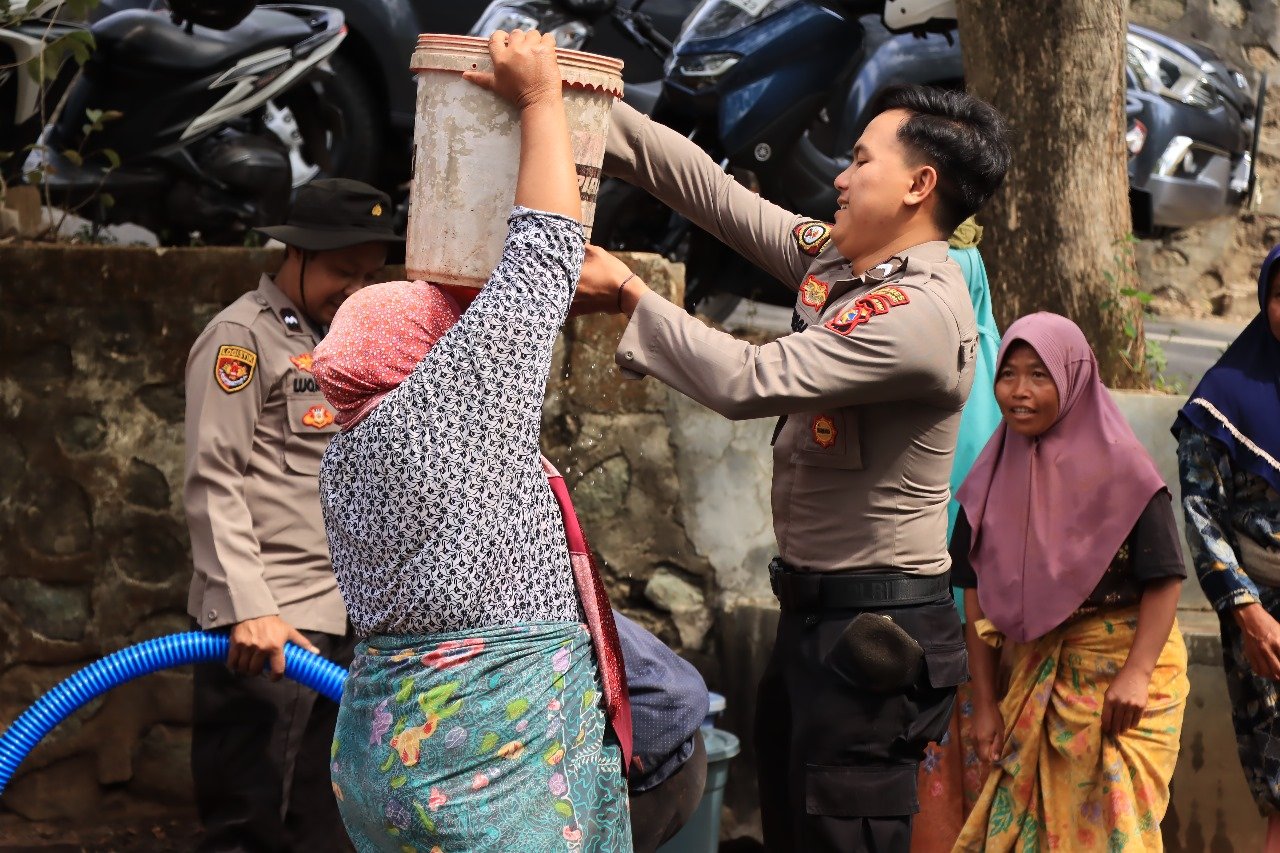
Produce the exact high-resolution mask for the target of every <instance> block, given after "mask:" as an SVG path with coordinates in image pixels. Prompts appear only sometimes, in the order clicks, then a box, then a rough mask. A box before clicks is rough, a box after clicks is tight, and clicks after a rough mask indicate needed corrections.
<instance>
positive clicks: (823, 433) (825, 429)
mask: <svg viewBox="0 0 1280 853" xmlns="http://www.w3.org/2000/svg"><path fill="white" fill-rule="evenodd" d="M809 432H810V433H812V434H813V440H814V441H815V442H816V443H817V445H818V446H819V447H821V448H822V449H823V450H827V449H829V448H831V447H834V446H835V443H836V437H837V436H838V435H839V431H838V430H837V429H836V422H835V421H834V420H832V419H831V416H830V415H818V416H817V417H815V418H814V419H813V423H812V424H810V425H809Z"/></svg>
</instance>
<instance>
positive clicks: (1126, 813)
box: [955, 607, 1190, 853]
mask: <svg viewBox="0 0 1280 853" xmlns="http://www.w3.org/2000/svg"><path fill="white" fill-rule="evenodd" d="M984 621H985V620H984ZM1137 625H1138V608H1137V607H1129V608H1125V609H1123V610H1116V611H1110V612H1104V613H1101V614H1097V615H1093V616H1088V617H1085V618H1081V619H1078V620H1075V621H1072V622H1069V623H1067V624H1066V625H1064V626H1062V627H1060V628H1058V629H1056V630H1054V631H1052V632H1050V633H1049V634H1047V635H1045V636H1044V637H1041V638H1040V639H1038V640H1035V641H1033V642H1030V643H1018V644H1015V645H1014V646H1013V647H1012V648H1011V649H1010V653H1011V655H1012V673H1011V676H1010V681H1009V690H1008V692H1007V693H1006V694H1005V698H1004V700H1003V701H1002V702H1001V703H1000V714H1001V716H1002V717H1003V718H1004V722H1005V741H1004V750H1003V752H1002V754H1001V758H1000V760H999V761H998V762H997V763H996V765H995V766H994V767H992V769H991V773H990V774H989V775H988V776H987V781H986V784H985V786H984V787H983V789H982V794H981V796H980V797H979V798H978V802H977V804H976V805H975V806H974V809H973V812H972V813H971V814H970V816H969V819H968V821H967V822H966V823H965V827H964V830H963V831H962V832H961V834H960V839H959V840H958V841H957V842H956V846H955V849H956V850H959V851H975V853H976V851H989V853H1002V851H1016V853H1031V851H1040V850H1064V851H1076V850H1100V851H1101V850H1105V851H1108V853H1113V851H1130V850H1161V849H1163V843H1162V841H1161V837H1160V821H1161V819H1163V818H1164V813H1165V810H1166V809H1167V808H1168V806H1169V779H1170V778H1171V777H1172V776H1173V768H1174V765H1175V764H1176V763H1177V760H1178V740H1179V736H1180V734H1181V731H1182V714H1183V711H1184V710H1185V708H1186V702H1187V693H1188V690H1189V689H1190V684H1189V682H1188V681H1187V648H1186V645H1185V644H1184V643H1183V641H1182V633H1181V631H1179V630H1178V626H1177V623H1175V624H1174V626H1173V630H1172V631H1171V632H1170V634H1169V639H1168V641H1167V642H1166V643H1165V645H1164V649H1163V650H1162V651H1161V652H1160V659H1159V661H1158V662H1157V664H1156V669H1155V672H1154V673H1153V675H1152V677H1151V686H1150V691H1149V699H1148V702H1147V708H1146V711H1145V712H1144V713H1143V715H1142V721H1141V722H1140V723H1139V724H1138V726H1136V727H1135V728H1132V729H1130V730H1129V731H1127V732H1125V733H1123V734H1121V735H1119V736H1110V735H1104V734H1103V733H1102V706H1103V697H1104V695H1105V694H1106V691H1107V688H1108V687H1110V686H1111V681H1112V679H1113V678H1114V677H1115V675H1116V674H1117V673H1118V672H1119V671H1120V667H1121V666H1123V665H1124V662H1125V659H1126V658H1127V657H1128V655H1129V649H1130V648H1131V647H1132V645H1133V638H1134V634H1135V632H1136V629H1137ZM979 631H980V633H981V627H979Z"/></svg>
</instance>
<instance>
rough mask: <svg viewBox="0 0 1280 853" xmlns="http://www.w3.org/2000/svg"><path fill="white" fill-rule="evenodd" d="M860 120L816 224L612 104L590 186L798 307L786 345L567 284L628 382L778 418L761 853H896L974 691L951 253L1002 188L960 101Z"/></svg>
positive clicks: (956, 295)
mask: <svg viewBox="0 0 1280 853" xmlns="http://www.w3.org/2000/svg"><path fill="white" fill-rule="evenodd" d="M872 114H873V115H875V118H874V119H873V121H872V122H871V123H870V125H869V126H868V127H867V129H866V131H865V132H864V134H863V135H862V137H861V138H860V139H859V141H858V144H857V147H856V148H855V149H854V151H853V162H852V164H851V165H850V167H849V168H848V170H846V171H845V172H844V173H842V174H841V175H840V176H839V177H838V178H837V179H836V182H835V185H836V188H837V189H838V190H839V203H840V207H839V209H838V210H837V211H836V212H835V222H834V225H828V224H826V223H824V222H818V221H814V220H809V219H806V218H804V217H801V216H796V215H794V214H791V213H788V212H787V211H785V210H782V209H781V208H779V207H777V206H776V205H773V204H771V203H769V202H767V201H765V200H763V199H761V198H760V197H759V196H758V195H756V194H755V193H752V192H750V191H748V190H747V189H746V188H744V187H743V186H741V185H739V184H737V183H736V182H735V181H734V180H733V179H732V178H731V177H729V176H728V175H726V174H725V173H724V172H723V171H722V170H721V169H720V168H719V167H718V166H717V165H716V164H715V163H714V162H713V161H712V160H711V159H710V158H709V157H708V156H707V155H706V154H705V153H704V152H703V151H701V150H700V149H699V148H697V147H696V146H695V145H693V144H692V143H690V142H689V141H688V140H686V139H685V138H684V137H682V136H680V135H679V134H677V133H674V132H672V131H670V130H668V129H666V128H664V127H662V126H661V125H658V124H655V123H653V122H651V121H649V120H648V119H647V118H645V117H643V116H641V115H640V114H638V113H637V112H635V111H634V110H632V109H631V108H629V107H627V106H626V105H625V104H619V105H617V106H616V107H615V108H614V111H613V124H612V127H611V130H610V135H609V143H608V153H607V155H606V158H605V171H606V172H607V173H609V174H612V175H615V176H618V177H621V178H623V179H625V180H626V181H628V182H630V183H632V184H635V185H636V186H638V187H640V188H642V189H644V190H647V191H648V192H650V193H651V194H653V195H654V196H656V197H657V198H658V199H660V200H661V201H663V202H665V203H666V204H668V205H669V206H671V207H672V208H674V209H675V210H676V211H677V212H679V213H680V214H682V215H684V216H686V217H688V218H689V219H690V220H692V221H693V222H694V223H695V224H696V225H698V226H700V227H702V228H704V229H706V230H707V231H709V232H710V233H711V234H712V235H713V236H715V237H717V238H719V239H720V240H722V241H724V242H725V243H726V244H728V245H729V246H730V247H731V248H733V249H734V250H736V251H737V252H739V253H740V254H742V255H744V256H745V257H746V258H748V259H749V260H751V261H752V262H754V263H755V264H757V265H758V266H760V267H761V268H762V269H764V270H766V271H768V272H770V273H771V274H772V275H773V276H774V277H776V278H777V279H778V280H779V281H781V282H782V283H783V284H785V285H786V286H788V287H790V288H791V289H793V290H795V291H796V305H795V308H796V310H795V315H794V318H793V327H794V329H795V333H794V334H791V335H788V336H786V337H783V338H781V339H780V340H778V341H775V342H773V343H770V344H766V345H764V346H753V345H750V344H748V343H745V342H742V341H738V340H735V339H734V338H732V337H730V336H729V335H726V334H724V333H722V332H719V331H715V330H713V329H710V328H708V327H707V326H705V325H704V324H702V323H701V322H699V321H698V320H696V319H694V318H693V317H690V316H689V315H688V314H686V313H685V312H684V311H683V310H682V309H681V308H680V307H679V306H676V305H672V304H671V303H669V302H667V301H666V300H664V299H662V298H661V297H660V296H658V295H656V294H655V293H653V292H652V291H650V290H649V289H648V288H647V287H646V286H645V285H644V283H643V282H642V281H640V280H639V279H637V278H635V277H634V276H632V275H630V274H629V272H628V271H627V269H626V268H625V267H623V266H622V265H621V263H620V262H618V268H617V270H616V279H615V280H616V282H617V283H618V284H617V287H616V288H613V289H612V290H610V289H606V288H601V287H599V286H593V285H591V284H590V283H587V282H584V283H583V284H582V285H581V286H580V288H579V296H578V304H577V306H576V307H577V309H578V310H579V311H580V312H589V311H621V312H623V313H625V314H627V315H628V316H629V317H630V323H629V324H628V326H627V329H626V332H625V334H624V335H623V337H622V340H621V343H620V344H619V346H618V350H617V356H616V359H617V363H618V364H619V365H620V366H621V367H622V368H623V370H624V371H625V372H627V373H628V374H631V375H635V376H645V375H647V376H653V377H655V378H657V379H659V380H661V381H663V382H665V383H667V384H668V385H670V386H671V387H673V388H675V389H676V390H678V391H680V392H682V393H684V394H686V395H688V396H689V397H691V398H693V399H695V400H697V401H699V402H701V403H702V404H704V405H706V406H708V407H710V408H712V409H714V410H715V411H717V412H719V413H721V414H723V415H724V416H725V417H728V418H734V419H738V418H760V417H776V418H779V421H778V428H777V430H776V431H775V433H774V477H773V497H772V503H773V515H774V531H775V534H776V537H777V542H778V548H779V551H780V557H779V558H778V559H776V560H775V561H774V562H773V564H772V565H771V566H770V574H771V580H772V583H773V588H774V591H775V593H776V594H777V596H778V599H779V602H780V603H781V607H782V615H781V620H780V622H779V626H778V635H777V638H776V641H775V646H774V650H773V654H772V657H771V659H770V662H769V664H768V668H767V670H766V673H765V675H764V677H763V680H762V683H761V685H760V692H759V702H758V705H757V719H756V743H755V746H756V750H757V756H758V759H759V780H758V781H759V788H760V800H761V803H760V805H761V813H762V822H763V826H764V835H765V843H766V846H767V847H768V849H769V850H771V851H778V853H784V851H787V852H788V853H789V852H790V851H805V853H817V851H859V850H871V851H907V850H908V849H909V847H910V838H911V820H912V815H913V814H914V813H915V812H916V811H917V810H918V808H919V807H918V802H917V798H916V773H917V767H918V764H919V762H920V760H921V758H922V757H923V753H924V749H925V747H926V745H927V744H928V743H929V741H931V740H936V739H938V738H940V737H942V735H943V733H944V732H945V731H946V729H947V725H948V721H949V718H950V715H951V710H952V706H953V704H954V700H955V688H956V685H958V684H959V683H961V682H962V681H964V680H966V679H967V677H968V673H967V666H966V658H965V651H964V640H963V637H962V634H961V628H960V622H959V620H958V618H957V615H956V610H955V607H954V606H953V604H952V601H951V592H950V584H949V576H948V570H949V568H950V558H949V556H948V554H947V548H946V544H947V543H946V541H945V539H946V529H947V501H948V494H949V493H948V479H949V475H950V471H951V461H952V456H953V454H954V452H955V445H956V438H957V435H958V431H959V426H960V413H961V409H962V408H963V407H964V403H965V400H966V398H967V397H968V394H969V388H970V385H971V384H972V381H973V365H974V357H975V356H974V353H975V345H976V340H977V329H976V326H975V321H974V315H973V308H972V305H971V303H970V300H969V294H968V290H967V289H966V286H965V282H964V278H963V275H962V274H961V271H960V268H959V267H958V266H957V265H956V264H955V263H954V262H953V261H950V260H949V259H948V257H947V244H946V238H947V235H949V234H950V233H951V232H952V231H953V230H954V229H955V227H956V225H957V224H959V223H960V222H961V221H963V220H964V219H966V218H967V217H969V216H970V215H972V214H973V213H974V212H975V211H976V210H977V209H978V208H979V207H981V206H982V204H983V203H985V201H986V200H987V199H988V198H989V197H990V195H991V194H992V193H993V192H994V191H995V190H996V188H997V187H998V186H999V184H1000V182H1001V181H1002V180H1003V177H1004V173H1005V170H1006V168H1007V167H1008V162H1009V150H1008V146H1007V144H1006V143H1005V140H1004V134H1005V130H1004V123H1003V120H1002V119H1001V118H1000V116H999V114H997V113H996V112H995V111H994V110H993V109H992V108H991V107H989V106H988V105H986V104H984V103H982V102H980V101H977V100H976V99H974V98H972V97H970V96H968V95H965V94H963V93H960V92H944V91H941V90H933V89H925V88H922V87H898V88H893V89H890V90H887V91H886V92H885V93H883V95H882V97H881V98H880V99H879V102H878V104H877V106H876V109H875V111H874V112H873V113H872ZM590 251H592V252H593V253H594V252H599V251H600V250H598V249H594V248H592V249H591V250H590ZM761 568H763V567H761Z"/></svg>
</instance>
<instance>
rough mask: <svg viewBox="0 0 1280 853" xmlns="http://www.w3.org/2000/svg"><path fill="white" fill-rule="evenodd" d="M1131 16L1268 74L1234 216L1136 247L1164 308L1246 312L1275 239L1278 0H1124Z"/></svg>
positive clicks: (1279, 145)
mask: <svg viewBox="0 0 1280 853" xmlns="http://www.w3.org/2000/svg"><path fill="white" fill-rule="evenodd" d="M1129 18H1130V20H1131V21H1133V22H1134V23H1138V24H1143V25H1146V26H1150V27H1153V28H1155V29H1159V30H1163V31H1165V32H1169V33H1171V34H1173V35H1175V36H1179V37H1187V38H1194V39H1198V40H1200V41H1202V42H1205V43H1206V44H1208V45H1210V46H1211V47H1213V48H1214V49H1215V50H1216V51H1217V52H1218V53H1219V54H1221V55H1222V56H1223V58H1224V59H1226V60H1227V62H1228V63H1230V64H1232V65H1234V66H1235V67H1237V68H1239V69H1241V70H1242V71H1244V72H1246V73H1250V74H1252V75H1253V76H1256V73H1258V72H1265V73H1267V74H1268V75H1269V76H1270V84H1269V85H1268V89H1267V104H1266V108H1265V111H1264V112H1265V117H1264V121H1263V131H1262V138H1261V140H1260V143H1259V148H1258V162H1257V164H1256V168H1257V172H1258V193H1257V195H1256V197H1255V199H1254V202H1253V203H1252V204H1247V205H1246V206H1245V207H1244V208H1243V209H1242V210H1241V211H1240V213H1239V215H1238V216H1234V217H1222V218H1219V219H1215V220H1211V221H1209V222H1206V223H1204V224H1202V225H1198V226H1196V227H1194V228H1188V229H1186V230H1183V231H1178V232H1175V233H1174V234H1172V235H1170V236H1168V237H1165V238H1163V239H1157V240H1143V241H1142V242H1140V243H1139V244H1138V247H1137V258H1138V269H1139V272H1140V273H1141V275H1142V279H1143V282H1144V286H1145V288H1146V289H1147V290H1149V291H1151V292H1153V293H1156V294H1158V295H1159V296H1160V297H1161V298H1160V300H1158V302H1157V306H1158V307H1160V308H1161V309H1162V311H1163V312H1167V313H1180V314H1191V315H1194V316H1202V315H1209V314H1213V315H1219V316H1224V317H1229V318H1232V319H1249V318H1250V317H1252V316H1253V315H1254V314H1255V313H1257V310H1258V307H1257V296H1256V293H1257V290H1256V284H1255V282H1256V280H1257V276H1258V268H1259V266H1260V265H1261V263H1262V258H1263V257H1264V256H1265V255H1266V253H1267V250H1268V249H1270V248H1271V247H1272V246H1274V245H1275V244H1276V243H1280V2H1278V0H1131V2H1130V5H1129Z"/></svg>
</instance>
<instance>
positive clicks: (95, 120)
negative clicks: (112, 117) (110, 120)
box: [84, 109, 102, 124]
mask: <svg viewBox="0 0 1280 853" xmlns="http://www.w3.org/2000/svg"><path fill="white" fill-rule="evenodd" d="M84 117H85V118H87V119H88V120H89V123H90V124H101V123H102V110H92V109H86V110H85V111H84Z"/></svg>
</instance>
